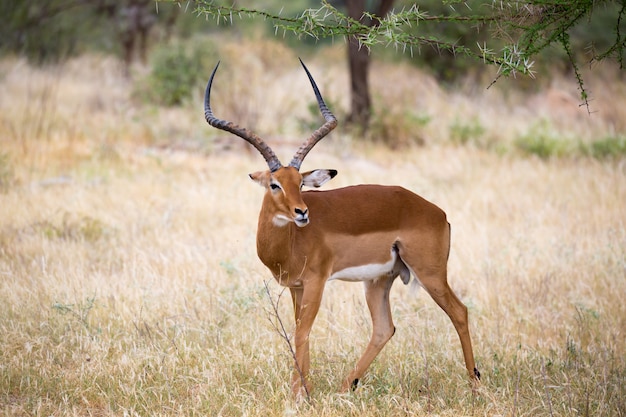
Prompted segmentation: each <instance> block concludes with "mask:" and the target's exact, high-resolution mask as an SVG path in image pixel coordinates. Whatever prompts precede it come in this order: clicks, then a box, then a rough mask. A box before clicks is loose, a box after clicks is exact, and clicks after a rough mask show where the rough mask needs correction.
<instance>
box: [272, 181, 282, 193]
mask: <svg viewBox="0 0 626 417" xmlns="http://www.w3.org/2000/svg"><path fill="white" fill-rule="evenodd" d="M270 188H271V189H272V191H276V190H280V185H278V184H276V183H274V182H272V183H270Z"/></svg>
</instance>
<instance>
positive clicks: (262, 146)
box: [204, 62, 282, 172]
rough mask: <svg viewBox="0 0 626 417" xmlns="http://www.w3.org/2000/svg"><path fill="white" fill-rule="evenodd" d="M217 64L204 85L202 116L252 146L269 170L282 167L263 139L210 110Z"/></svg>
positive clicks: (212, 124)
mask: <svg viewBox="0 0 626 417" xmlns="http://www.w3.org/2000/svg"><path fill="white" fill-rule="evenodd" d="M219 66H220V63H219V62H218V63H217V65H216V66H215V69H214V70H213V73H212V74H211V78H209V83H208V84H207V86H206V91H205V93H204V118H205V119H206V121H207V123H208V124H210V125H211V126H213V127H215V128H217V129H221V130H225V131H227V132H230V133H232V134H235V135H237V136H239V137H240V138H242V139H244V140H245V141H246V142H248V143H249V144H251V145H252V146H254V147H255V148H256V149H257V150H258V151H259V153H260V154H261V155H262V156H263V158H265V161H266V162H267V165H268V166H269V168H270V171H272V172H274V171H276V170H277V169H279V168H280V167H282V164H281V163H280V161H279V160H278V158H277V157H276V154H274V151H272V148H270V147H269V146H268V145H267V144H266V143H265V141H264V140H263V139H261V138H260V137H258V136H257V135H256V134H254V132H251V131H249V130H247V129H246V128H242V127H239V126H237V125H236V124H234V123H233V122H228V121H226V120H221V119H218V118H217V117H215V116H214V115H213V111H212V110H211V85H212V84H213V77H215V73H216V72H217V68H218V67H219Z"/></svg>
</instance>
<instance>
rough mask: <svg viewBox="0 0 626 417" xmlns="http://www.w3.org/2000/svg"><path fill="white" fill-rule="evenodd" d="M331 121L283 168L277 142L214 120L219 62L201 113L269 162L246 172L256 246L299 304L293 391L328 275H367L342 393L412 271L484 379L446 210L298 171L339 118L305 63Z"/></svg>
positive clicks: (368, 357)
mask: <svg viewBox="0 0 626 417" xmlns="http://www.w3.org/2000/svg"><path fill="white" fill-rule="evenodd" d="M300 63H301V64H302V66H303V68H304V71H305V72H306V74H307V76H308V78H309V81H310V83H311V86H312V87H313V92H314V93H315V97H316V99H317V103H318V106H319V109H320V112H321V113H322V115H323V116H324V119H325V120H326V122H325V123H324V124H323V125H322V126H321V127H320V128H318V129H317V130H316V131H314V132H313V134H311V136H310V137H309V138H308V139H307V140H306V141H305V142H304V143H303V144H302V146H301V147H300V148H299V149H298V150H297V152H296V153H295V155H294V157H293V159H292V160H291V162H290V163H289V165H288V166H283V165H282V164H281V162H280V161H279V160H278V158H277V157H276V155H275V154H274V152H273V151H272V149H271V148H270V147H269V146H268V145H267V144H266V143H265V142H264V141H263V140H262V139H261V138H259V137H258V136H257V135H255V134H254V133H253V132H251V131H249V130H247V129H245V128H241V127H239V126H237V125H236V124H234V123H232V122H227V121H225V120H221V119H218V118H216V117H215V116H214V115H213V111H212V110H211V104H210V95H211V85H212V84H213V78H214V77H215V73H216V71H217V68H218V66H219V63H218V64H217V65H216V67H215V69H214V70H213V73H212V74H211V78H210V79H209V82H208V84H207V88H206V93H205V101H204V113H205V118H206V121H207V122H208V123H209V124H210V125H211V126H213V127H215V128H218V129H222V130H225V131H227V132H230V133H233V134H235V135H237V136H239V137H241V138H243V139H244V140H246V141H247V142H249V143H250V144H252V145H253V146H254V147H255V148H256V149H257V150H258V151H259V152H260V153H261V155H262V156H263V157H264V158H265V160H266V162H267V165H268V167H269V170H265V171H259V172H255V173H253V174H250V178H251V179H252V180H254V181H256V182H257V183H258V184H260V185H261V186H263V187H264V188H265V195H264V197H263V203H262V205H261V212H260V214H259V222H258V230H257V253H258V256H259V258H260V260H261V261H262V262H263V264H265V266H266V267H267V268H269V270H270V271H271V272H272V275H273V276H274V278H275V279H276V280H277V281H278V282H279V283H280V284H281V285H283V286H286V287H288V288H289V291H290V292H291V297H292V300H293V307H294V312H295V335H294V339H293V345H294V346H295V370H294V372H293V377H292V382H291V387H292V391H293V393H294V395H295V396H296V397H298V396H303V395H307V396H308V394H309V392H310V389H311V387H310V383H309V382H308V381H307V375H308V372H309V367H310V359H309V334H310V332H311V327H312V326H313V321H314V320H315V317H316V315H317V313H318V310H319V307H320V303H321V301H322V294H323V293H324V287H325V285H326V282H328V281H330V280H345V281H353V282H356V281H361V282H363V283H364V284H365V297H366V300H367V306H368V308H369V310H370V313H371V316H372V328H373V330H372V336H371V339H370V341H369V344H368V345H367V347H366V349H365V352H364V353H363V354H362V356H361V358H360V359H359V361H358V362H357V363H356V365H355V367H354V368H353V369H352V371H351V372H350V373H349V374H348V376H347V377H346V378H345V379H344V381H343V384H342V386H341V391H347V390H348V389H350V388H351V387H352V388H355V387H356V386H357V384H358V382H359V379H360V378H361V377H362V376H363V374H364V373H365V371H366V370H367V368H368V367H369V366H370V364H371V363H372V361H373V360H374V358H375V357H376V356H377V355H378V353H379V352H380V351H381V349H382V348H383V346H384V345H385V344H386V343H387V341H388V340H389V339H390V338H391V337H392V336H393V334H394V333H395V327H394V324H393V320H392V317H391V307H390V304H389V292H390V290H391V286H392V284H393V282H394V281H395V279H396V278H397V277H398V276H399V277H400V278H401V279H402V281H403V282H404V283H405V284H408V283H409V281H410V278H411V276H413V277H415V279H417V280H418V282H419V283H420V284H421V286H422V287H423V288H425V289H426V291H427V292H428V294H430V295H431V297H432V298H433V299H434V300H435V302H436V303H437V304H438V305H439V306H440V307H441V308H442V309H443V310H444V311H445V312H446V313H447V315H448V316H449V317H450V319H451V321H452V324H453V325H454V328H455V329H456V331H457V333H458V335H459V338H460V340H461V348H462V350H463V356H464V358H465V366H466V368H467V372H468V373H469V377H470V380H471V381H472V382H474V385H476V384H477V383H478V380H479V379H480V373H479V372H478V370H477V369H476V366H475V362H474V356H473V352H472V342H471V339H470V332H469V326H468V317H467V316H468V315H467V308H466V307H465V305H463V304H462V303H461V301H459V299H458V298H457V296H456V295H455V294H454V292H453V291H452V289H451V288H450V286H449V285H448V281H447V261H448V254H449V251H450V225H449V223H448V221H447V220H446V215H445V213H444V212H443V211H442V210H441V209H440V208H439V207H437V206H435V205H434V204H432V203H430V202H428V201H427V200H425V199H423V198H422V197H420V196H418V195H417V194H414V193H412V192H411V191H408V190H406V189H404V188H401V187H397V186H382V185H356V186H351V187H345V188H339V189H335V190H330V191H302V186H307V187H315V188H317V187H320V186H321V185H322V184H324V183H326V182H327V181H329V180H330V179H332V178H333V177H334V176H335V175H336V174H337V171H335V170H331V169H316V170H313V171H308V172H304V173H300V172H299V171H300V165H301V164H302V161H303V160H304V158H305V157H306V155H307V154H308V153H309V151H310V150H311V149H312V148H313V147H314V146H315V144H316V143H317V142H319V141H320V140H321V139H322V138H323V137H324V136H326V135H327V134H328V133H329V132H330V131H331V130H333V129H334V128H335V126H336V125H337V119H336V118H335V116H334V115H333V114H332V113H331V112H330V110H329V109H328V107H327V106H326V104H325V103H324V100H323V98H322V96H321V94H320V92H319V89H318V87H317V85H316V84H315V81H314V80H313V77H312V76H311V73H310V72H309V70H308V69H307V68H306V66H305V65H304V63H302V61H300Z"/></svg>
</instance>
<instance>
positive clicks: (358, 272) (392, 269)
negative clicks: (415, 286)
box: [328, 250, 410, 284]
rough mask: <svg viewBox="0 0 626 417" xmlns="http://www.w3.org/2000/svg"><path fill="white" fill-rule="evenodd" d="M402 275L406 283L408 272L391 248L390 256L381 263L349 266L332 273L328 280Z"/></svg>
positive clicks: (360, 279) (358, 279) (351, 279)
mask: <svg viewBox="0 0 626 417" xmlns="http://www.w3.org/2000/svg"><path fill="white" fill-rule="evenodd" d="M398 275H402V280H403V281H404V282H405V284H406V283H408V279H409V277H410V273H409V272H408V270H407V268H406V266H405V265H404V263H403V262H402V260H400V259H398V254H397V252H396V251H395V250H391V258H390V259H389V261H388V262H385V263H383V264H377V263H371V264H364V265H358V266H351V267H349V268H344V269H342V270H339V271H336V272H335V273H333V274H332V275H331V276H330V278H328V280H329V281H332V280H335V279H338V280H341V281H352V282H358V281H373V280H376V279H379V278H382V277H389V278H391V277H396V276H398Z"/></svg>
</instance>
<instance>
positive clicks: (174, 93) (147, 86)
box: [137, 39, 217, 106]
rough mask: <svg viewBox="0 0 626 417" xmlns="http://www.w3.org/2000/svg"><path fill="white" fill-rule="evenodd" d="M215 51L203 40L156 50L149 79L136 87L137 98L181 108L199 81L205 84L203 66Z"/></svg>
mask: <svg viewBox="0 0 626 417" xmlns="http://www.w3.org/2000/svg"><path fill="white" fill-rule="evenodd" d="M215 51H216V48H215V46H214V44H213V43H212V42H210V41H207V40H206V39H203V40H191V41H189V42H186V44H185V45H184V44H182V43H173V44H170V45H165V46H162V47H159V48H157V49H156V50H155V51H154V53H153V55H152V59H151V66H152V69H151V72H150V75H149V76H148V77H147V79H146V80H145V81H144V82H143V83H142V84H141V85H140V86H139V89H138V91H137V92H138V95H139V96H140V97H142V98H144V99H145V100H147V101H150V102H153V103H157V104H162V105H165V106H176V105H180V104H183V102H184V101H185V100H187V99H189V98H190V97H191V95H192V92H193V90H194V88H195V87H197V85H198V84H199V83H200V81H201V80H202V81H203V82H204V81H206V80H204V78H205V77H206V74H207V72H208V71H209V69H208V68H206V65H205V62H207V60H208V59H209V57H210V58H211V59H212V58H213V57H214V56H215V55H217V54H216V52H215ZM215 61H217V60H215Z"/></svg>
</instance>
